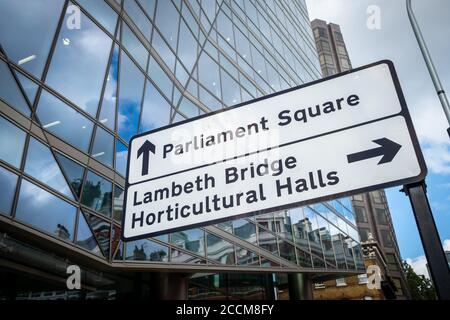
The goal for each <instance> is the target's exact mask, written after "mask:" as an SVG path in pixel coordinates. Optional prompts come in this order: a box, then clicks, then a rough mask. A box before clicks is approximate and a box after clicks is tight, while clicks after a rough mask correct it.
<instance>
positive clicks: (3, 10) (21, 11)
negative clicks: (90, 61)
mask: <svg viewBox="0 0 450 320" xmlns="http://www.w3.org/2000/svg"><path fill="white" fill-rule="evenodd" d="M63 5H64V1H53V0H21V1H0V43H1V44H2V47H3V49H4V50H5V51H6V54H7V55H8V57H9V58H10V59H11V60H13V61H14V62H16V63H17V64H19V65H20V66H21V67H22V68H24V69H25V70H27V71H29V72H30V73H31V74H33V75H34V76H36V77H37V78H40V77H41V75H42V71H43V70H44V65H45V62H46V60H47V55H48V52H49V50H50V46H51V43H52V40H53V36H54V34H55V30H56V26H57V24H58V20H59V17H60V14H61V11H62V7H63ZM24 39H26V41H24Z"/></svg>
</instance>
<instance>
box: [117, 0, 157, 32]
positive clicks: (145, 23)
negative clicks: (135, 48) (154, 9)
mask: <svg viewBox="0 0 450 320" xmlns="http://www.w3.org/2000/svg"><path fill="white" fill-rule="evenodd" d="M124 8H125V11H126V12H127V14H128V15H129V16H130V18H131V20H132V21H133V22H134V24H136V26H137V27H138V29H139V30H140V31H141V32H142V34H143V35H144V37H145V38H146V39H147V40H150V34H151V31H152V24H151V23H150V21H149V20H148V19H147V17H146V16H145V14H144V12H143V11H142V10H141V8H140V7H139V5H138V4H137V3H136V2H135V0H125V2H124Z"/></svg>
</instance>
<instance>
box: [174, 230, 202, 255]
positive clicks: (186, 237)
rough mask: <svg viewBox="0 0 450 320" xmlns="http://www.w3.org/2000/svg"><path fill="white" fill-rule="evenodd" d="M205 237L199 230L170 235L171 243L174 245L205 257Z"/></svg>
mask: <svg viewBox="0 0 450 320" xmlns="http://www.w3.org/2000/svg"><path fill="white" fill-rule="evenodd" d="M204 237H205V235H204V231H203V230H201V229H190V230H186V231H181V232H176V233H173V234H172V235H171V239H170V240H171V243H173V244H174V245H176V246H178V247H180V248H183V249H186V250H189V251H192V252H194V253H196V254H198V255H201V256H204V255H205V238H204Z"/></svg>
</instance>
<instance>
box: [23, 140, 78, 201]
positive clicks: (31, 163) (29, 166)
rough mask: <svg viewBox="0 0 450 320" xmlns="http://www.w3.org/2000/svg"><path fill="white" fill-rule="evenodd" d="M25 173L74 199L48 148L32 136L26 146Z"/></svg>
mask: <svg viewBox="0 0 450 320" xmlns="http://www.w3.org/2000/svg"><path fill="white" fill-rule="evenodd" d="M25 173H27V174H29V175H30V176H32V177H34V178H36V179H38V180H39V181H41V182H43V183H45V184H46V185H48V186H49V187H52V188H53V189H55V190H56V191H58V192H61V193H62V194H64V195H66V196H67V197H69V198H70V199H74V197H73V194H72V191H70V188H69V185H68V184H67V182H66V179H65V178H64V176H63V174H62V172H61V169H60V168H59V166H58V163H57V162H56V160H55V158H54V157H53V154H52V153H51V151H50V149H49V148H48V147H46V146H45V145H43V144H42V143H40V142H39V141H37V140H36V139H34V138H31V139H30V145H29V146H28V154H27V160H26V163H25Z"/></svg>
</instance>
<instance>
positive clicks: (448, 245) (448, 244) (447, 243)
mask: <svg viewBox="0 0 450 320" xmlns="http://www.w3.org/2000/svg"><path fill="white" fill-rule="evenodd" d="M444 251H450V239H446V240H444Z"/></svg>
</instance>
